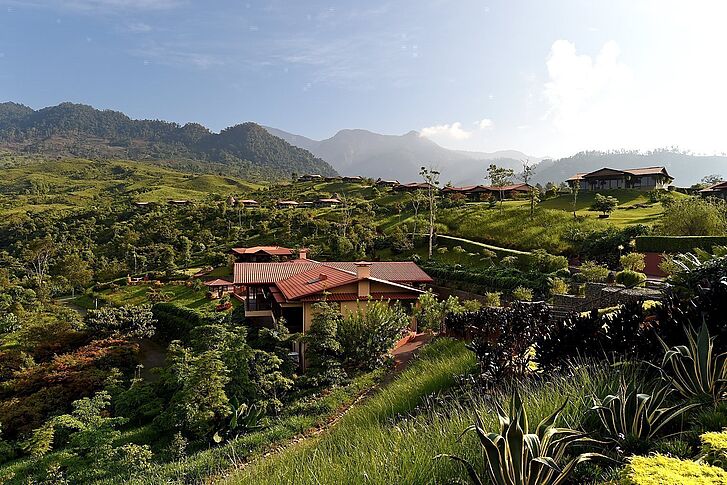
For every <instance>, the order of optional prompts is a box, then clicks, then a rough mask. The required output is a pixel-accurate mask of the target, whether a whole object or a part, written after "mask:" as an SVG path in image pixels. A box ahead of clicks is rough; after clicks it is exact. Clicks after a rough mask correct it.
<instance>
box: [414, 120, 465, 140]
mask: <svg viewBox="0 0 727 485" xmlns="http://www.w3.org/2000/svg"><path fill="white" fill-rule="evenodd" d="M420 136H422V137H425V138H443V139H454V140H466V139H467V138H469V137H470V136H472V132H471V131H467V130H465V129H463V128H462V123H460V122H459V121H455V122H454V123H451V124H449V123H447V124H444V125H434V126H428V127H426V128H422V129H421V132H420Z"/></svg>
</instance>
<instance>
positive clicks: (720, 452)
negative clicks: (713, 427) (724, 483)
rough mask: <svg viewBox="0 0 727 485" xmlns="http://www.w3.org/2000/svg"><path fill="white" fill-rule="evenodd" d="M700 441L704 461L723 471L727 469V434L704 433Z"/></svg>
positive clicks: (721, 432) (723, 432)
mask: <svg viewBox="0 0 727 485" xmlns="http://www.w3.org/2000/svg"><path fill="white" fill-rule="evenodd" d="M699 441H700V442H701V444H702V450H701V451H702V459H703V460H704V461H706V462H707V463H709V464H710V465H714V466H718V467H720V468H722V469H725V468H727V432H725V431H720V432H712V433H704V434H703V435H701V436H700V437H699Z"/></svg>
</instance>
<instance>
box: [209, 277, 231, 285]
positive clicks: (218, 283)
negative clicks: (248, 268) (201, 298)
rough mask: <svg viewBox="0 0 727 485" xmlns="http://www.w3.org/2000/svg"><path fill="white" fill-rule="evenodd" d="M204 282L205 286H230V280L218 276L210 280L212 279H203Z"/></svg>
mask: <svg viewBox="0 0 727 485" xmlns="http://www.w3.org/2000/svg"><path fill="white" fill-rule="evenodd" d="M204 284H205V285H207V286H231V285H232V282H230V281H226V280H222V279H219V278H218V279H216V280H212V281H205V282H204Z"/></svg>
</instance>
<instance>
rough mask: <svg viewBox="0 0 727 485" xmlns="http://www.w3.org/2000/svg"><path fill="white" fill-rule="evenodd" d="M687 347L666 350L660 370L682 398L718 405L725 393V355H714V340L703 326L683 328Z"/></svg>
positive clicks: (726, 375) (726, 387) (726, 374)
mask: <svg viewBox="0 0 727 485" xmlns="http://www.w3.org/2000/svg"><path fill="white" fill-rule="evenodd" d="M685 332H686V334H687V345H677V346H676V347H672V348H669V347H668V346H667V345H666V344H665V343H664V342H663V341H662V345H663V346H664V349H665V350H666V353H665V354H664V359H663V360H662V363H661V369H662V371H663V372H664V374H665V375H666V376H667V378H668V379H669V381H670V382H671V384H672V385H673V386H674V388H675V389H676V390H677V391H679V393H680V394H681V395H682V396H684V397H686V398H696V399H700V400H709V399H711V400H713V401H714V402H719V401H721V400H723V399H724V397H725V393H726V392H727V365H726V364H727V353H722V354H719V355H716V354H715V350H714V337H711V336H710V335H709V330H708V329H707V325H706V324H705V323H703V324H702V327H701V328H700V329H699V332H695V331H694V330H692V329H685Z"/></svg>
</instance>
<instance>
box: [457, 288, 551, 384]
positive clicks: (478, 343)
mask: <svg viewBox="0 0 727 485" xmlns="http://www.w3.org/2000/svg"><path fill="white" fill-rule="evenodd" d="M549 321H550V310H549V308H548V306H547V305H546V304H544V303H536V304H531V303H521V302H515V303H513V305H512V306H511V307H510V308H483V309H482V310H480V311H478V312H474V313H463V314H459V315H452V316H450V317H449V318H448V319H447V328H454V329H461V331H462V332H463V333H465V334H467V335H470V336H471V337H472V342H471V344H470V345H469V346H468V348H469V349H470V350H472V351H473V352H474V353H475V356H476V357H477V361H478V363H479V366H480V374H481V376H483V378H484V379H485V380H486V381H489V382H499V381H500V379H503V378H510V377H518V376H523V375H526V374H528V373H529V372H530V371H531V370H532V368H531V367H532V366H531V364H532V361H533V357H534V355H533V352H532V346H533V343H534V341H535V339H536V338H539V337H540V336H541V335H542V334H543V333H544V332H546V331H547V330H548V324H549Z"/></svg>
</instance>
